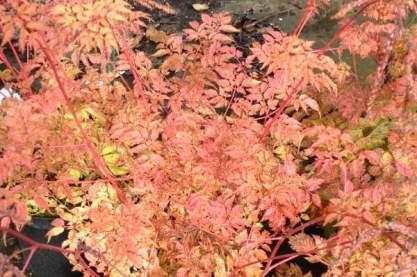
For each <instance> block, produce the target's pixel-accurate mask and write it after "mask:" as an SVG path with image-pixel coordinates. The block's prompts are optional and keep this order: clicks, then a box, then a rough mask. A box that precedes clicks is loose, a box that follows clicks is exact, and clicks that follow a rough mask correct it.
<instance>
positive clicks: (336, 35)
mask: <svg viewBox="0 0 417 277" xmlns="http://www.w3.org/2000/svg"><path fill="white" fill-rule="evenodd" d="M379 1H380V0H373V1H370V2H368V3H366V4H365V5H364V6H363V7H362V8H361V9H360V10H359V11H358V12H356V13H355V14H354V15H353V16H352V17H351V18H349V20H348V22H346V23H345V25H343V26H342V27H341V28H340V29H339V30H338V31H337V32H336V34H334V36H333V37H332V38H331V39H330V40H329V41H328V42H327V43H326V44H325V45H324V46H323V47H322V48H321V49H320V51H318V55H319V56H321V55H323V54H324V53H325V52H327V51H328V50H329V49H330V47H331V46H332V44H333V43H335V42H336V40H338V39H339V37H340V35H341V34H342V33H343V32H344V31H345V30H346V29H347V28H348V27H349V26H350V25H352V23H353V22H354V21H355V20H356V18H358V17H359V16H360V15H361V14H363V13H364V12H365V11H366V9H368V8H369V6H371V5H373V4H375V3H377V2H379Z"/></svg>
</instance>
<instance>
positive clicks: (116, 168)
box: [107, 164, 129, 176]
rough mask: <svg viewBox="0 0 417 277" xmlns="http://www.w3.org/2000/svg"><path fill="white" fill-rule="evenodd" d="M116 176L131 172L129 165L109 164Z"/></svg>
mask: <svg viewBox="0 0 417 277" xmlns="http://www.w3.org/2000/svg"><path fill="white" fill-rule="evenodd" d="M107 166H108V167H109V169H110V171H111V173H112V174H113V175H114V176H123V175H126V174H128V173H129V168H128V167H127V166H117V165H114V164H108V165H107Z"/></svg>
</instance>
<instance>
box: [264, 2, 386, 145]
mask: <svg viewBox="0 0 417 277" xmlns="http://www.w3.org/2000/svg"><path fill="white" fill-rule="evenodd" d="M378 1H379V0H373V1H370V2H368V3H366V4H365V5H364V6H363V7H362V8H361V9H360V10H359V11H358V12H357V13H355V14H354V15H353V16H352V17H351V18H350V19H349V20H348V22H346V23H345V25H343V26H342V27H341V28H340V29H339V30H338V31H337V32H336V34H335V35H334V36H333V37H332V38H331V39H330V40H329V41H328V42H327V43H326V44H325V45H324V46H323V47H322V48H321V49H320V50H319V51H317V56H319V57H320V56H322V55H323V54H324V53H325V52H327V51H328V50H330V48H331V46H332V44H333V43H334V42H335V41H336V40H337V39H338V38H339V37H340V35H341V34H342V33H343V32H344V31H345V30H346V29H347V28H348V27H349V26H350V25H351V24H352V23H353V22H354V21H355V19H356V18H358V17H359V16H360V15H361V14H362V13H364V12H365V11H366V9H368V8H369V7H370V6H371V5H373V4H375V3H377V2H378ZM306 10H307V9H306ZM306 14H307V13H306ZM300 23H302V21H301V22H300ZM300 27H302V26H301V25H300ZM297 28H298V27H297ZM297 28H296V30H295V32H297ZM302 81H303V79H301V80H300V81H299V82H298V84H297V85H296V86H295V87H294V89H293V91H292V92H291V94H290V95H289V96H288V98H287V99H286V100H285V101H284V103H283V104H282V105H281V107H280V108H279V109H278V111H277V112H276V114H275V116H274V118H273V119H272V120H271V121H269V123H268V124H266V125H265V128H264V131H263V133H262V135H261V137H260V139H259V142H260V143H262V142H263V141H264V140H265V138H266V137H267V136H268V134H269V131H270V129H271V127H272V125H273V124H274V123H275V122H276V121H277V120H278V119H279V118H280V116H281V113H282V112H283V111H284V109H285V108H286V107H287V106H288V105H289V104H290V101H291V100H292V98H293V97H294V96H295V95H296V94H297V93H298V90H299V87H300V86H301V84H302Z"/></svg>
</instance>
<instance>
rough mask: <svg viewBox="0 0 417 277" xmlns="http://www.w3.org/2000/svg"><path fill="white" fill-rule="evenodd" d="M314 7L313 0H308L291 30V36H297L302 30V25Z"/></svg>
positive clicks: (309, 16) (312, 12) (311, 13)
mask: <svg viewBox="0 0 417 277" xmlns="http://www.w3.org/2000/svg"><path fill="white" fill-rule="evenodd" d="M315 7H316V3H315V0H308V2H307V5H306V8H305V9H304V14H303V16H302V17H301V19H300V21H299V22H298V24H297V27H295V29H294V31H293V36H297V37H298V36H299V35H300V33H301V31H302V30H303V28H304V26H305V25H306V23H307V21H308V20H309V19H310V18H311V16H312V15H313V14H314V9H315Z"/></svg>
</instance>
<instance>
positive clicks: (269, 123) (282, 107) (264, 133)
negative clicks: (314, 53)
mask: <svg viewBox="0 0 417 277" xmlns="http://www.w3.org/2000/svg"><path fill="white" fill-rule="evenodd" d="M303 81H304V78H301V80H300V81H298V83H297V85H296V86H295V87H294V88H293V89H292V91H291V93H290V95H289V96H288V97H287V99H285V101H284V103H282V105H281V106H280V107H279V109H278V110H277V112H276V113H275V115H274V117H273V118H272V119H271V120H270V121H268V123H267V124H266V125H265V128H264V130H263V132H262V135H261V137H260V138H259V143H262V142H264V140H265V139H266V137H267V136H268V134H269V131H270V129H271V127H272V125H273V124H274V123H275V122H276V121H277V120H278V119H279V118H280V116H281V113H282V112H283V111H284V110H285V108H286V107H287V106H288V105H289V104H290V102H291V100H292V99H293V98H294V96H295V95H296V94H297V93H298V91H299V89H300V87H301V85H302V84H303Z"/></svg>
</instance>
